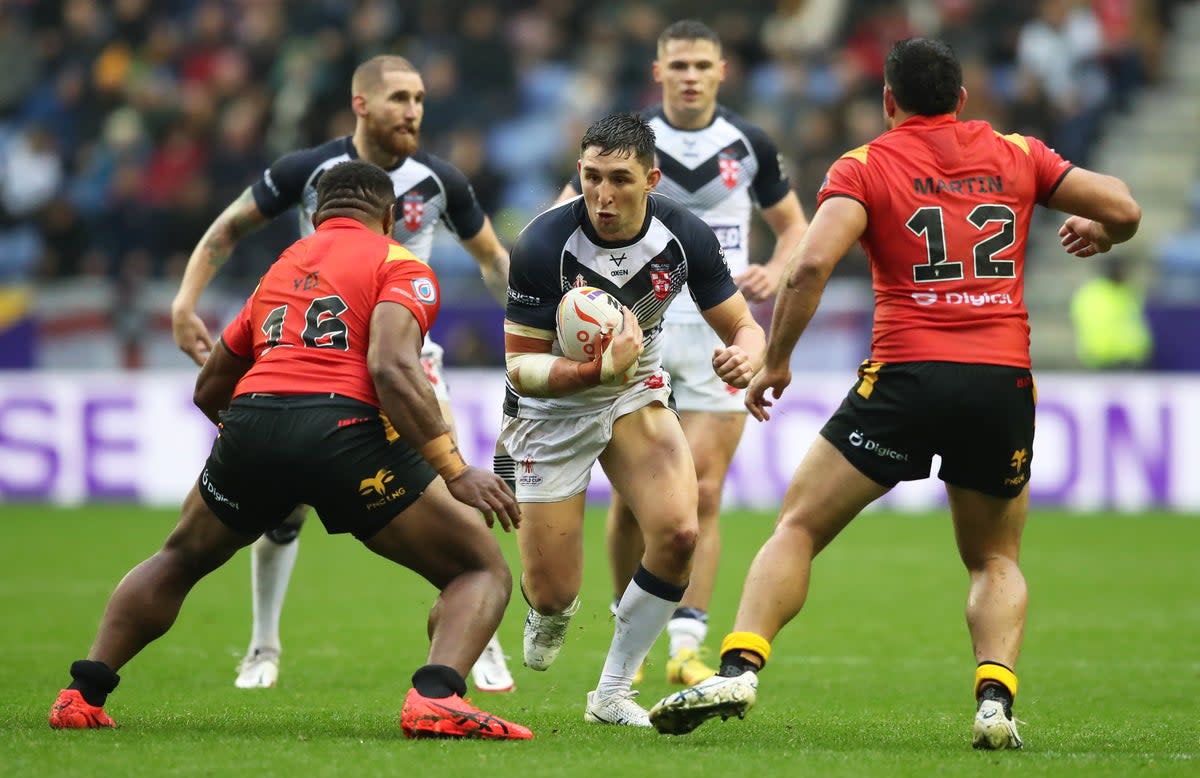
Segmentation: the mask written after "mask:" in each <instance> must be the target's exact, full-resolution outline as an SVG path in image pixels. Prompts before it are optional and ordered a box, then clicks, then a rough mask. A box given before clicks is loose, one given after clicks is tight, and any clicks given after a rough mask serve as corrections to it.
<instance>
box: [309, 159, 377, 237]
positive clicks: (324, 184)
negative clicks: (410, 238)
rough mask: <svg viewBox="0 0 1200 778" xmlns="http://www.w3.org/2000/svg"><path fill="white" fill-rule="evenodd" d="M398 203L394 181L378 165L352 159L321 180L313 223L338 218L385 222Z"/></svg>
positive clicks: (318, 182)
mask: <svg viewBox="0 0 1200 778" xmlns="http://www.w3.org/2000/svg"><path fill="white" fill-rule="evenodd" d="M395 202H396V189H395V187H394V185H393V184H392V179H391V178H390V177H389V176H388V174H387V173H385V172H384V170H383V168H381V167H379V166H378V165H372V164H371V163H370V162H364V161H362V160H352V161H350V162H343V163H341V164H339V165H334V166H333V167H331V168H329V169H328V170H326V171H325V172H324V173H323V174H322V175H321V178H320V179H318V181H317V210H316V211H315V212H314V214H313V222H314V223H315V224H320V223H321V222H323V221H325V220H326V219H330V218H333V217H334V216H349V217H351V218H357V219H359V220H360V221H361V220H362V217H363V216H366V217H367V218H371V219H383V218H384V217H385V216H387V214H388V213H389V212H390V210H391V208H392V206H393V205H394V204H395Z"/></svg>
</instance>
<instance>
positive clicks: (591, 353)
mask: <svg viewBox="0 0 1200 778" xmlns="http://www.w3.org/2000/svg"><path fill="white" fill-rule="evenodd" d="M624 322H625V320H624V317H623V315H622V313H621V304H620V303H619V302H617V299H616V298H615V297H613V296H612V295H610V294H609V293H608V292H606V291H604V290H603V289H597V288H596V287H594V286H576V287H573V288H572V289H571V290H570V291H568V292H567V293H566V294H564V295H563V297H562V299H561V300H559V302H558V347H559V348H560V349H562V353H563V356H564V357H566V358H567V359H572V360H574V361H576V362H591V361H592V360H593V359H595V358H596V348H597V343H596V336H597V335H599V334H600V333H602V332H608V331H611V332H612V333H613V334H616V333H618V332H620V331H621V328H622V326H623V325H624Z"/></svg>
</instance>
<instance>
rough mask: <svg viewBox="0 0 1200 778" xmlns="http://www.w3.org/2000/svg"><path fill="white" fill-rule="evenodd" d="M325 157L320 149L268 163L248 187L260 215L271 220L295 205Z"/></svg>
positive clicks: (303, 151)
mask: <svg viewBox="0 0 1200 778" xmlns="http://www.w3.org/2000/svg"><path fill="white" fill-rule="evenodd" d="M328 158H329V153H328V151H327V150H326V149H325V147H323V146H321V147H317V148H315V149H303V150H301V151H293V152H290V153H288V154H284V155H283V156H282V157H280V158H279V159H277V160H275V161H274V162H273V163H271V166H270V167H269V168H267V169H266V170H264V171H263V174H262V177H260V178H259V179H258V180H257V181H255V182H254V183H253V184H252V185H251V186H250V191H251V193H252V194H253V195H254V203H255V204H256V205H257V206H258V210H259V211H260V212H261V213H262V215H263V216H266V217H267V218H268V219H272V218H274V217H276V216H278V215H279V214H281V213H283V212H284V211H286V210H287V209H288V208H291V207H292V206H293V205H296V204H298V203H299V202H300V198H301V197H302V195H303V193H304V185H305V184H306V183H308V179H309V177H310V176H312V174H313V171H314V170H316V169H317V168H318V167H319V166H320V165H321V163H322V162H324V161H325V160H326V159H328Z"/></svg>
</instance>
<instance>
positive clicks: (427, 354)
mask: <svg viewBox="0 0 1200 778" xmlns="http://www.w3.org/2000/svg"><path fill="white" fill-rule="evenodd" d="M443 353H444V351H443V349H442V347H441V346H439V345H438V344H436V343H434V342H433V341H432V340H430V339H429V338H428V337H427V338H425V344H424V345H423V346H422V347H421V367H422V368H424V369H425V377H426V378H428V379H429V385H430V386H432V387H433V394H434V396H436V397H437V398H438V402H440V403H443V404H445V403H448V402H450V390H449V389H448V388H447V387H446V375H445V373H444V372H443V370H442V354H443Z"/></svg>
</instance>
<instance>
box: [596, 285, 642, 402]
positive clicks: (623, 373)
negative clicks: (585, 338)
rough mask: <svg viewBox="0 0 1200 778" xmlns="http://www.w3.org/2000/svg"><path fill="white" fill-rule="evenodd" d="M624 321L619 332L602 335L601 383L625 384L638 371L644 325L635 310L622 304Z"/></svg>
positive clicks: (600, 354) (600, 350)
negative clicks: (639, 320) (639, 321)
mask: <svg viewBox="0 0 1200 778" xmlns="http://www.w3.org/2000/svg"><path fill="white" fill-rule="evenodd" d="M621 316H622V317H623V321H622V324H621V331H620V332H619V333H616V334H613V333H605V334H603V335H601V336H600V344H599V345H600V348H598V349H596V359H598V360H599V361H600V383H602V384H604V385H605V386H611V385H613V384H623V383H625V382H626V381H628V380H629V379H630V378H632V377H633V374H634V373H635V372H637V364H638V357H640V356H641V355H642V349H643V348H644V347H645V346H644V344H643V336H642V327H641V325H640V324H638V320H637V317H636V316H634V315H633V311H631V310H629V309H628V308H626V307H625V306H623V305H622V306H621Z"/></svg>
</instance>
